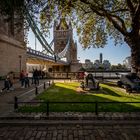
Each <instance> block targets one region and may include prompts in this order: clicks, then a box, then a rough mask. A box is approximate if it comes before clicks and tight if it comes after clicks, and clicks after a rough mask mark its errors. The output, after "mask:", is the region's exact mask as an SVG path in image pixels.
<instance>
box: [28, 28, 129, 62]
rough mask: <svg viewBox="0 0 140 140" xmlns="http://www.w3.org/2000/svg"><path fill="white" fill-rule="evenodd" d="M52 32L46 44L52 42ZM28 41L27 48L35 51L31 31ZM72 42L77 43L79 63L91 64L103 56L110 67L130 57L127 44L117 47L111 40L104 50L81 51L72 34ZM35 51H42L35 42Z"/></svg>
mask: <svg viewBox="0 0 140 140" xmlns="http://www.w3.org/2000/svg"><path fill="white" fill-rule="evenodd" d="M52 35H53V33H52V30H51V32H50V37H48V38H46V40H47V41H48V42H51V40H52ZM28 40H29V45H28V46H29V47H31V48H32V49H35V36H34V34H33V33H32V31H30V32H29V36H28ZM74 40H75V41H77V45H78V59H79V60H80V62H82V63H83V62H84V61H85V59H90V60H91V61H92V62H94V60H96V59H99V54H100V53H102V54H103V60H109V61H110V62H111V64H112V65H116V64H118V63H121V64H122V63H123V60H124V59H125V58H126V57H127V56H130V48H129V47H128V46H127V44H125V43H124V44H123V45H117V46H114V43H113V41H112V40H109V41H108V44H107V45H106V46H105V47H104V48H90V49H86V50H83V49H82V47H81V45H80V44H79V43H78V38H77V36H76V34H75V33H74ZM37 50H42V47H41V45H40V43H39V42H38V41H37Z"/></svg>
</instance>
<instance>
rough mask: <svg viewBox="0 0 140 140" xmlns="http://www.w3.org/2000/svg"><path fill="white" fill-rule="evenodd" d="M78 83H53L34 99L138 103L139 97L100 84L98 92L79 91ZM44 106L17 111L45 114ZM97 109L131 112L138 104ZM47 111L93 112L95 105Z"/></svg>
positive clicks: (139, 107) (52, 106)
mask: <svg viewBox="0 0 140 140" xmlns="http://www.w3.org/2000/svg"><path fill="white" fill-rule="evenodd" d="M79 85H80V84H79V83H76V82H73V83H70V82H68V83H55V85H53V86H52V87H50V88H49V89H47V90H46V91H44V92H43V93H42V94H40V95H39V96H38V97H37V98H36V99H37V100H41V101H42V100H43V101H45V102H48V101H49V102H63V101H65V102H95V101H98V102H110V101H111V102H112V101H113V102H140V95H134V94H131V95H128V94H126V93H125V92H124V91H123V90H122V89H120V88H118V87H115V85H113V86H110V85H108V84H101V89H100V90H99V91H86V92H81V91H79V90H78V89H79ZM46 109H47V107H46V104H41V105H38V106H27V105H26V106H22V107H21V108H20V109H19V111H22V112H46ZM98 109H99V111H101V112H104V111H107V112H129V111H130V112H133V111H140V103H137V104H136V103H133V104H132V103H131V104H130V103H125V104H121V103H119V104H112V103H108V104H103V103H101V104H99V105H98ZM49 110H50V111H51V112H67V111H73V112H94V111H95V104H91V103H88V104H82V103H81V104H71V103H67V104H62V103H59V104H56V103H53V104H50V105H49Z"/></svg>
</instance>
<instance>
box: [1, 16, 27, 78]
mask: <svg viewBox="0 0 140 140" xmlns="http://www.w3.org/2000/svg"><path fill="white" fill-rule="evenodd" d="M17 23H18V24H17ZM22 69H24V70H25V69H26V44H25V42H24V28H23V20H22V21H21V18H20V17H19V16H17V15H14V17H13V19H12V20H10V21H5V17H4V16H3V15H0V76H5V75H6V74H7V73H9V72H11V71H13V72H15V73H19V72H20V71H21V70H22Z"/></svg>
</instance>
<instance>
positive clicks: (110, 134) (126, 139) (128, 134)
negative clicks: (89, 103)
mask: <svg viewBox="0 0 140 140" xmlns="http://www.w3.org/2000/svg"><path fill="white" fill-rule="evenodd" d="M0 140H140V125H136V124H135V125H134V124H132V125H119V124H118V125H116V124H111V125H107V124H105V125H104V124H102V125H96V124H69V125H68V124H59V123H58V124H53V125H26V124H24V125H17V126H13V125H11V126H10V125H1V126H0Z"/></svg>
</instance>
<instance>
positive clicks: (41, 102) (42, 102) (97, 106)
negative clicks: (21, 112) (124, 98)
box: [14, 97, 140, 116]
mask: <svg viewBox="0 0 140 140" xmlns="http://www.w3.org/2000/svg"><path fill="white" fill-rule="evenodd" d="M138 103H139V104H140V102H98V101H95V102H49V101H47V102H45V101H36V102H19V101H18V99H17V98H16V97H15V102H14V109H15V110H18V108H19V104H46V114H47V116H49V112H50V104H94V110H95V114H96V115H98V113H99V112H100V111H99V105H101V104H104V105H105V104H121V112H122V109H123V105H124V104H138ZM138 111H140V108H139V109H138ZM79 112H80V111H79Z"/></svg>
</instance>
